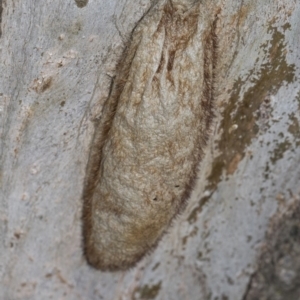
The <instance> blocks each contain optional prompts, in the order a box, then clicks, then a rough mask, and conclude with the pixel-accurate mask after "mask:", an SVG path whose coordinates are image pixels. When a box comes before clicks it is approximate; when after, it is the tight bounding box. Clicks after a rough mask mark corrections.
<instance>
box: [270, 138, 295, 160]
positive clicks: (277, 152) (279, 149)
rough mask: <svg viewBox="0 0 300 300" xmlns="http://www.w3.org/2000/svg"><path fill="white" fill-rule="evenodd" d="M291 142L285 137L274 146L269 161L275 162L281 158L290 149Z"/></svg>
mask: <svg viewBox="0 0 300 300" xmlns="http://www.w3.org/2000/svg"><path fill="white" fill-rule="evenodd" d="M291 146H292V144H291V143H290V142H289V141H288V139H287V138H286V139H285V140H284V141H283V142H281V143H278V144H277V146H276V148H275V149H274V150H273V151H272V155H271V157H270V161H271V162H272V164H275V163H276V162H277V161H278V160H280V159H282V158H283V155H284V153H285V152H286V151H287V150H289V149H290V147H291Z"/></svg>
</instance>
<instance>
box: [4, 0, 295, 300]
mask: <svg viewBox="0 0 300 300" xmlns="http://www.w3.org/2000/svg"><path fill="white" fill-rule="evenodd" d="M150 5H151V1H150V0H139V1H130V0H127V1H126V0H123V1H116V0H111V1H95V0H90V1H88V2H87V1H76V2H75V1H50V0H45V1H33V0H14V1H5V0H2V1H0V22H1V31H0V34H1V36H0V65H1V76H0V126H1V127H0V134H1V139H0V155H1V156H0V168H1V169H0V171H1V174H0V185H1V187H0V197H1V198H0V201H1V205H0V222H1V226H0V239H1V243H0V298H1V299H5V300H6V299H8V300H15V299H22V300H27V299H30V300H31V299H92V300H93V299H95V300H96V299H109V300H110V299H112V300H115V299H161V300H163V299H174V300H175V299H176V300H177V299H178V300H179V299H180V300H181V299H195V300H198V299H214V300H217V299H218V300H221V299H222V300H223V299H230V300H242V299H245V300H249V299H257V298H255V297H259V299H272V300H273V299H282V300H283V299H299V298H300V295H299V288H298V287H297V285H295V284H294V282H295V280H296V281H297V279H298V278H299V262H298V257H299V255H298V252H299V250H298V249H299V231H300V230H299V228H300V225H299V224H298V220H299V218H298V217H297V216H298V214H299V212H298V210H299V208H298V203H299V201H300V200H299V194H300V187H299V180H300V167H299V165H300V148H299V145H300V133H299V132H300V126H299V120H300V91H299V67H300V58H299V54H298V53H299V51H300V50H299V47H300V46H299V45H300V24H299V22H300V21H299V20H300V4H299V3H298V2H296V1H293V0H280V1H279V0H278V1H271V0H267V1H266V0H256V1H250V0H239V1H229V0H224V1H223V0H222V1H221V0H220V1H217V0H214V1H205V0H203V1H202V13H201V17H202V18H203V28H208V26H209V24H210V23H211V20H212V19H213V17H214V16H213V14H214V12H215V11H216V9H219V21H218V24H217V35H218V37H219V60H218V67H217V68H218V78H217V80H218V81H217V91H216V93H217V95H218V96H217V99H216V118H215V124H214V128H213V133H212V139H211V141H210V143H209V146H208V147H207V149H206V155H205V157H204V160H203V161H202V163H201V170H202V171H201V173H200V174H199V179H198V181H197V186H196V188H195V190H194V191H193V193H192V196H191V199H190V200H189V203H188V206H187V208H186V209H185V211H184V212H183V213H182V214H181V216H180V217H179V218H177V219H176V220H175V222H174V223H173V225H172V227H171V228H170V229H169V232H168V234H167V235H165V236H164V238H163V239H162V241H161V242H160V243H159V245H158V247H157V248H156V249H155V250H154V251H153V253H151V254H150V255H148V256H147V257H146V258H145V259H143V260H142V261H141V262H140V263H139V264H138V265H137V266H136V267H135V268H133V269H131V270H129V271H127V272H115V273H109V272H100V271H96V270H94V269H92V268H91V267H89V266H88V265H87V263H86V260H85V258H84V257H83V254H82V236H81V225H82V223H81V213H82V189H83V182H84V177H85V171H86V165H87V160H88V154H89V149H90V145H91V140H92V136H93V132H94V121H95V119H96V118H101V109H102V106H103V103H104V101H105V100H106V98H107V96H108V94H109V89H110V85H111V80H112V77H113V76H115V72H116V71H115V66H116V63H117V61H118V59H119V58H120V56H121V54H122V51H123V49H124V45H125V44H126V42H127V41H128V39H129V37H130V33H131V31H132V29H133V28H134V26H135V24H136V23H137V22H138V20H139V19H140V18H141V17H142V16H143V15H144V13H145V12H146V11H147V10H148V9H149V7H150ZM283 236H286V239H283V238H282V237H283ZM257 295H258V296H257ZM297 297H298V298H297Z"/></svg>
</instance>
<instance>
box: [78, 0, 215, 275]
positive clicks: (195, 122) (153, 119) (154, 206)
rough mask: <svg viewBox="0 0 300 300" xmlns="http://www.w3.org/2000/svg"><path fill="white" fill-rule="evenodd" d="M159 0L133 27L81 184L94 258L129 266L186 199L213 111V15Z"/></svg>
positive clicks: (95, 262)
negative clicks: (204, 21)
mask: <svg viewBox="0 0 300 300" xmlns="http://www.w3.org/2000/svg"><path fill="white" fill-rule="evenodd" d="M200 8H201V6H200V3H199V2H198V1H196V2H195V1H194V3H191V1H184V0H181V1H180V0H176V1H170V0H169V1H166V0H164V1H160V2H159V3H158V4H156V5H155V6H153V7H152V8H151V9H150V11H149V12H148V13H147V14H146V16H145V17H144V18H143V19H142V20H141V21H140V23H139V24H138V25H137V27H136V28H135V30H134V32H133V35H132V38H131V42H130V44H129V46H128V47H127V49H126V51H125V53H124V56H123V57H122V59H121V61H120V63H119V65H118V68H117V75H116V79H115V81H114V83H113V86H112V90H111V93H110V96H109V98H108V100H107V102H106V103H105V105H104V108H103V114H102V118H101V120H100V121H99V123H98V124H97V126H96V129H95V136H94V140H93V145H92V149H91V153H90V158H89V162H88V167H87V175H86V182H85V188H84V193H83V198H84V209H83V236H84V249H85V255H86V257H87V260H88V262H89V263H90V264H91V265H92V266H94V267H96V268H99V269H101V270H125V269H127V268H129V267H131V266H133V265H134V264H135V263H136V262H137V261H138V260H140V259H141V258H142V257H143V256H144V255H145V254H146V253H147V252H149V250H150V249H153V247H155V246H156V244H157V242H158V241H159V239H160V238H161V236H162V235H163V233H164V232H165V231H166V229H167V228H168V226H169V225H170V223H171V221H172V219H173V218H174V216H176V215H177V214H178V213H179V212H180V211H181V210H182V208H183V207H184V203H185V202H186V199H187V198H188V197H189V195H190V192H191V189H192V188H193V186H194V182H195V179H196V176H197V166H198V164H199V161H200V160H201V156H202V150H203V147H204V146H205V144H206V140H207V137H208V133H209V128H210V124H211V119H212V115H213V113H212V104H213V81H214V68H215V62H216V38H215V22H214V24H213V25H212V27H211V28H210V29H209V30H207V31H205V30H203V28H201V18H200Z"/></svg>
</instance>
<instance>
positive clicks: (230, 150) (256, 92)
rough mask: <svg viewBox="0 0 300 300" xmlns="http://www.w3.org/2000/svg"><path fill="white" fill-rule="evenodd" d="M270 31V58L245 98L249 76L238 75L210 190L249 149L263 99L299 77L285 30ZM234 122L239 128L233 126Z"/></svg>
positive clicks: (253, 75)
mask: <svg viewBox="0 0 300 300" xmlns="http://www.w3.org/2000/svg"><path fill="white" fill-rule="evenodd" d="M285 27H286V28H288V26H285ZM268 33H270V34H272V37H271V39H270V40H269V41H267V42H266V43H264V44H262V45H261V48H262V50H263V51H264V53H265V60H266V62H265V63H263V64H262V65H261V68H260V70H259V71H256V69H255V68H253V69H252V70H251V71H250V72H249V74H248V76H246V77H247V78H248V80H247V82H249V80H250V81H251V83H252V87H250V88H249V89H248V90H247V91H246V92H245V93H244V94H243V99H240V98H241V92H242V88H243V87H244V85H245V83H246V80H242V79H241V78H238V79H237V80H236V82H235V84H234V86H233V88H232V90H231V95H230V99H229V101H228V104H227V106H226V108H225V109H224V112H223V120H222V122H221V125H220V128H221V129H222V132H223V133H222V136H221V138H220V140H219V142H218V145H217V147H218V148H219V150H220V152H221V154H220V155H219V156H218V157H216V158H215V160H214V162H213V167H212V171H211V174H210V175H209V177H208V182H209V184H208V186H207V187H206V188H207V189H209V190H210V191H214V190H215V189H216V188H217V185H218V183H219V182H220V181H221V177H222V175H223V174H226V175H229V174H232V173H233V172H234V171H235V169H236V168H237V166H238V163H239V161H240V160H242V159H243V157H244V156H245V149H246V148H247V146H248V145H250V143H251V140H252V139H253V138H255V137H256V136H257V135H258V133H259V130H258V128H259V126H258V124H257V118H256V114H255V113H256V112H257V110H258V109H259V108H260V106H261V104H262V103H263V101H264V100H265V99H266V98H267V96H268V95H269V94H270V93H271V94H276V93H277V91H278V90H279V88H280V87H281V86H282V85H283V84H289V83H292V82H294V81H295V65H293V64H292V65H289V64H288V63H287V61H286V53H287V50H286V43H285V38H284V34H283V33H281V32H280V31H278V29H277V28H276V27H273V26H272V25H270V27H269V29H268ZM257 61H258V59H257ZM234 124H235V125H237V128H236V129H235V130H231V128H232V125H234ZM207 200H208V199H207V197H204V198H202V199H201V200H200V202H199V205H198V206H197V207H196V208H195V209H194V211H192V212H191V214H190V216H189V221H190V222H191V223H192V222H194V221H195V220H196V219H197V214H198V213H199V211H201V209H202V208H201V207H202V205H203V204H204V203H205V202H206V201H207Z"/></svg>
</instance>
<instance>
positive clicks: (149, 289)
mask: <svg viewBox="0 0 300 300" xmlns="http://www.w3.org/2000/svg"><path fill="white" fill-rule="evenodd" d="M160 288H161V281H160V282H159V283H157V284H155V285H151V286H149V285H147V284H146V285H144V286H142V287H140V288H138V289H137V291H136V293H137V294H138V295H139V297H138V298H135V297H134V300H135V299H143V300H144V299H145V300H148V299H155V298H156V296H157V295H158V293H159V291H160ZM136 293H135V295H136Z"/></svg>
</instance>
